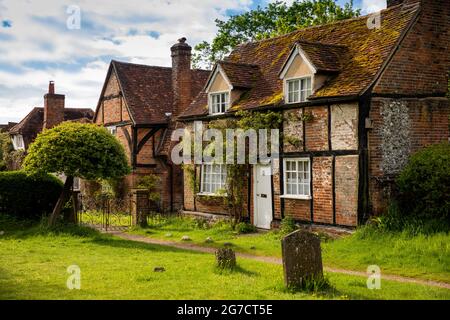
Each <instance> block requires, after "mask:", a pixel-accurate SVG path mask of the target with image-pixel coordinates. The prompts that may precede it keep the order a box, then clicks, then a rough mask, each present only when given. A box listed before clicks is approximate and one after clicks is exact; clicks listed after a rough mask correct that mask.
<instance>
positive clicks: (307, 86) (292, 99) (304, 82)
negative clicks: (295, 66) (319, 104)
mask: <svg viewBox="0 0 450 320" xmlns="http://www.w3.org/2000/svg"><path fill="white" fill-rule="evenodd" d="M286 93H287V94H286V95H287V97H286V98H287V99H286V100H287V102H288V103H297V102H305V101H306V100H307V99H308V97H309V96H310V95H311V93H312V86H311V77H303V78H297V79H290V80H286Z"/></svg>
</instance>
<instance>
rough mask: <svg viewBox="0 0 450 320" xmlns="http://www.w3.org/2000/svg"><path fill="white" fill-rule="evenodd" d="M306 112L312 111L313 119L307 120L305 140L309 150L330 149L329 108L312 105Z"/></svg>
mask: <svg viewBox="0 0 450 320" xmlns="http://www.w3.org/2000/svg"><path fill="white" fill-rule="evenodd" d="M305 112H310V113H311V114H312V116H313V120H312V121H306V122H305V133H306V137H305V140H306V141H305V142H306V150H307V151H319V150H328V108H327V107H311V108H306V109H305Z"/></svg>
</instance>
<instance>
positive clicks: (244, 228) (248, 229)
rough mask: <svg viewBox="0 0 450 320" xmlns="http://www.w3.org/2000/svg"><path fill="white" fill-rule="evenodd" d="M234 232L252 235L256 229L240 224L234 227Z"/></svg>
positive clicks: (252, 226) (246, 224) (250, 225)
mask: <svg viewBox="0 0 450 320" xmlns="http://www.w3.org/2000/svg"><path fill="white" fill-rule="evenodd" d="M234 230H235V231H236V232H237V233H238V234H246V233H254V232H256V227H255V226H254V225H252V224H250V223H247V222H240V223H238V224H236V225H235V226H234Z"/></svg>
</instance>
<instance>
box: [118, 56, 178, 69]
mask: <svg viewBox="0 0 450 320" xmlns="http://www.w3.org/2000/svg"><path fill="white" fill-rule="evenodd" d="M111 63H114V64H127V65H132V66H138V67H146V68H159V69H170V70H172V67H164V66H154V65H149V64H143V63H133V62H126V61H118V60H114V59H113V60H111Z"/></svg>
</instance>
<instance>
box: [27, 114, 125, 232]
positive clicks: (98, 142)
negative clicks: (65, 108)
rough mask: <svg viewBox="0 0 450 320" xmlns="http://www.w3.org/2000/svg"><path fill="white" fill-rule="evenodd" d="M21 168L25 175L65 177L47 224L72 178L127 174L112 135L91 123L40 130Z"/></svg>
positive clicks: (65, 196)
mask: <svg viewBox="0 0 450 320" xmlns="http://www.w3.org/2000/svg"><path fill="white" fill-rule="evenodd" d="M23 167H24V169H25V171H27V172H32V173H34V172H47V173H58V174H64V175H65V176H66V177H67V178H66V181H65V183H64V188H63V190H62V192H61V194H60V196H59V199H58V201H57V203H56V205H55V208H54V209H53V212H52V214H51V216H50V219H49V225H53V224H54V223H55V222H56V220H57V218H58V217H59V216H60V214H61V210H62V208H63V205H64V204H65V203H66V202H67V201H68V200H69V198H70V189H71V187H72V184H73V178H74V177H80V178H83V179H87V180H94V179H110V178H117V177H121V176H124V175H126V174H128V173H129V172H130V168H129V166H128V161H127V157H126V155H125V151H124V149H123V147H122V145H121V144H120V143H119V141H118V140H117V139H116V138H115V137H114V136H113V135H111V134H110V133H109V132H108V131H107V130H106V129H105V128H102V127H98V126H96V125H94V124H81V123H75V122H64V123H62V124H60V125H58V126H56V127H54V128H52V129H49V130H44V131H42V132H41V133H40V134H39V135H38V136H37V138H36V140H35V141H34V143H32V144H31V146H30V148H29V149H28V155H27V156H26V158H25V161H24V164H23Z"/></svg>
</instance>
